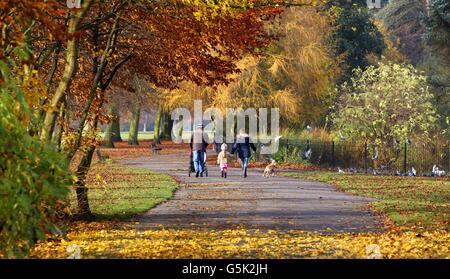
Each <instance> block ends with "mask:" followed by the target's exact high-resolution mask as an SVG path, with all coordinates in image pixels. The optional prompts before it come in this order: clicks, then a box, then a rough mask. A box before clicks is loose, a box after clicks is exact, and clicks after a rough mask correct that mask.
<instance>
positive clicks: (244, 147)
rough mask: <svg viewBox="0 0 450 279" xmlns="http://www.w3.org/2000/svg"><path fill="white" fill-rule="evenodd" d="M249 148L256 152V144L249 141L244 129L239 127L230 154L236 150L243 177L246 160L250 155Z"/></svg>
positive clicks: (245, 172)
mask: <svg viewBox="0 0 450 279" xmlns="http://www.w3.org/2000/svg"><path fill="white" fill-rule="evenodd" d="M250 148H251V149H253V151H255V152H256V146H255V145H254V144H253V142H251V141H250V136H249V135H248V134H246V133H245V130H244V129H241V130H240V131H239V135H238V136H237V137H236V142H235V143H234V145H233V148H232V149H231V154H234V153H235V152H237V154H238V156H239V159H241V162H242V164H241V165H242V176H243V177H244V178H245V177H247V167H248V160H249V159H250V156H251V155H252V152H251V149H250Z"/></svg>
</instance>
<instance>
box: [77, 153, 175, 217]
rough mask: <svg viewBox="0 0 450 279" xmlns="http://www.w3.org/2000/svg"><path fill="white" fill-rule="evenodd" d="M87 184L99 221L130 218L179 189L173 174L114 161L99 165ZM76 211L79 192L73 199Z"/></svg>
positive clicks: (92, 205) (91, 171) (166, 198)
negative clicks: (171, 175) (102, 219)
mask: <svg viewBox="0 0 450 279" xmlns="http://www.w3.org/2000/svg"><path fill="white" fill-rule="evenodd" d="M86 184H87V186H88V188H89V192H88V197H89V202H90V207H91V210H92V213H94V214H95V215H96V216H97V217H99V218H119V219H125V218H130V217H132V216H133V215H136V214H139V213H142V212H145V211H147V210H149V209H151V208H153V207H154V206H156V205H157V204H159V203H161V202H163V201H166V200H168V199H170V198H171V197H172V196H173V193H174V191H175V189H176V188H177V187H178V185H177V183H176V181H175V180H174V179H173V178H172V177H170V176H169V175H166V174H162V173H157V172H153V171H150V170H148V169H142V168H133V167H128V166H124V165H121V164H119V163H115V162H112V161H110V160H109V161H107V162H102V163H100V162H98V163H95V164H94V165H93V166H92V168H91V169H90V170H89V173H88V177H87V180H86ZM69 201H70V209H71V211H72V212H75V210H76V205H77V204H76V196H75V191H71V193H70V196H69Z"/></svg>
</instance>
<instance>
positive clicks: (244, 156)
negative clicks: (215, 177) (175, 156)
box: [190, 125, 256, 178]
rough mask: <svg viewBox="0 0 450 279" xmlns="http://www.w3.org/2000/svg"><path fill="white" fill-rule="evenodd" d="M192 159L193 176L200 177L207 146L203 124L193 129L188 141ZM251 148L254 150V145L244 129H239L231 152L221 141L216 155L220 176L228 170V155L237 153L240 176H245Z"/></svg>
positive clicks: (203, 167) (224, 175) (202, 171)
mask: <svg viewBox="0 0 450 279" xmlns="http://www.w3.org/2000/svg"><path fill="white" fill-rule="evenodd" d="M190 147H191V152H192V160H193V163H194V169H195V176H196V177H199V176H200V177H202V176H203V173H204V172H205V162H206V148H207V147H208V136H207V134H206V133H205V132H204V131H203V126H202V125H200V126H198V127H197V129H196V130H195V131H194V133H193V134H192V137H191V142H190ZM251 149H253V151H255V152H256V146H255V145H254V144H253V142H251V140H250V136H249V135H248V134H247V133H246V132H245V129H240V130H239V134H238V135H237V137H236V141H235V143H234V144H233V147H232V149H231V152H228V145H227V144H226V143H222V145H221V146H220V152H219V154H218V155H217V164H218V165H219V166H220V172H221V175H222V177H224V178H226V177H227V171H228V157H229V156H230V155H231V154H235V153H237V154H238V157H239V159H240V160H241V166H242V176H243V177H244V178H245V177H247V168H248V163H249V159H250V156H251V155H252V152H251Z"/></svg>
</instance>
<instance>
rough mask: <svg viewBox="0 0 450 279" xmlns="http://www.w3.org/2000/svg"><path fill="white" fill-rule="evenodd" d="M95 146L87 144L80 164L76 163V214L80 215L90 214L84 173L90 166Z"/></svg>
mask: <svg viewBox="0 0 450 279" xmlns="http://www.w3.org/2000/svg"><path fill="white" fill-rule="evenodd" d="M94 151H95V146H92V145H91V146H89V147H88V148H87V150H86V153H85V154H84V156H83V158H82V159H81V162H80V164H79V165H78V168H77V171H76V175H77V178H78V180H77V182H76V183H75V186H76V193H77V201H78V214H80V215H91V214H92V213H91V209H90V207H89V198H88V188H87V187H86V175H87V173H88V171H89V168H90V167H91V162H92V156H93V155H94Z"/></svg>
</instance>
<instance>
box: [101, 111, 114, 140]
mask: <svg viewBox="0 0 450 279" xmlns="http://www.w3.org/2000/svg"><path fill="white" fill-rule="evenodd" d="M113 111H114V105H113V104H111V105H110V106H109V108H108V115H112V114H113ZM113 117H114V116H113ZM112 127H113V120H111V122H110V123H108V125H107V126H106V130H105V137H104V138H103V147H106V148H114V142H113V140H112Z"/></svg>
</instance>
